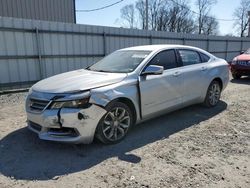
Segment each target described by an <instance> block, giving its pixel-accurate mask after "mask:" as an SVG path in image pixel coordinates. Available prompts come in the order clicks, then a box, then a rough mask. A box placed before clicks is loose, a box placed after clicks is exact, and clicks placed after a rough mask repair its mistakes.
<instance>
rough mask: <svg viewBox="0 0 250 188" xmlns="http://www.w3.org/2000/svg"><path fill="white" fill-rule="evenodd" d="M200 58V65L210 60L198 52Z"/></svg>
mask: <svg viewBox="0 0 250 188" xmlns="http://www.w3.org/2000/svg"><path fill="white" fill-rule="evenodd" d="M200 56H201V62H202V63H205V62H208V61H209V60H210V57H209V56H208V55H206V54H203V53H201V52H200Z"/></svg>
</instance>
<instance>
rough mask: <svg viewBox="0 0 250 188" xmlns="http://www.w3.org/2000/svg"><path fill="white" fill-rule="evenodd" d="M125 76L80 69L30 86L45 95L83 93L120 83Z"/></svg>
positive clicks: (123, 74) (124, 74)
mask: <svg viewBox="0 0 250 188" xmlns="http://www.w3.org/2000/svg"><path fill="white" fill-rule="evenodd" d="M126 76H127V74H126V73H105V72H95V71H89V70H84V69H80V70H75V71H70V72H66V73H62V74H58V75H55V76H52V77H50V78H47V79H44V80H41V81H39V82H38V83H36V84H35V85H34V86H32V90H34V91H38V92H46V93H70V92H77V91H84V90H89V89H93V88H97V87H102V86H106V85H110V84H114V83H117V82H120V81H122V80H123V79H124V78H126Z"/></svg>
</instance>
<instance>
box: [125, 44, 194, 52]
mask: <svg viewBox="0 0 250 188" xmlns="http://www.w3.org/2000/svg"><path fill="white" fill-rule="evenodd" d="M168 48H192V49H198V48H195V47H192V46H186V45H175V44H159V45H144V46H133V47H128V48H123V49H121V50H145V51H156V50H161V49H168Z"/></svg>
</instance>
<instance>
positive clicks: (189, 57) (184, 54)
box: [179, 50, 201, 66]
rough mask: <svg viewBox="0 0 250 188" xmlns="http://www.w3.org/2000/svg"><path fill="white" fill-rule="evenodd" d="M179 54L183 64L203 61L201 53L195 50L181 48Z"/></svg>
mask: <svg viewBox="0 0 250 188" xmlns="http://www.w3.org/2000/svg"><path fill="white" fill-rule="evenodd" d="M179 54H180V57H181V60H182V63H183V66H188V65H195V64H199V63H201V58H200V55H199V53H198V52H196V51H194V50H179Z"/></svg>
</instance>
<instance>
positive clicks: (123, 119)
mask: <svg viewBox="0 0 250 188" xmlns="http://www.w3.org/2000/svg"><path fill="white" fill-rule="evenodd" d="M106 110H107V113H106V114H105V115H104V116H103V117H102V119H101V120H100V122H99V124H98V126H97V130H96V137H97V139H99V140H100V141H101V142H103V143H105V144H115V143H118V142H119V141H121V140H122V139H124V138H125V136H126V135H127V132H128V130H129V128H130V127H131V125H132V122H133V117H132V113H131V110H130V108H129V107H128V106H127V105H126V104H124V103H121V102H114V103H111V104H110V105H108V106H107V107H106Z"/></svg>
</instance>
